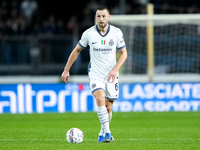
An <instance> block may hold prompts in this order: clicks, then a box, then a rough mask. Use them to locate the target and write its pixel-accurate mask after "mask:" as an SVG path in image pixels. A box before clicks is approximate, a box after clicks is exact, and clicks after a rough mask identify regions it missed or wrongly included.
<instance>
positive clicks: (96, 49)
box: [93, 48, 112, 52]
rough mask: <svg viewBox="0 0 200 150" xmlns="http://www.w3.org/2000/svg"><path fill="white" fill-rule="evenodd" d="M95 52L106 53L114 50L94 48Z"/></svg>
mask: <svg viewBox="0 0 200 150" xmlns="http://www.w3.org/2000/svg"><path fill="white" fill-rule="evenodd" d="M93 51H100V52H105V51H112V49H111V48H93Z"/></svg>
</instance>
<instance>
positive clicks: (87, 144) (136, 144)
mask: <svg viewBox="0 0 200 150" xmlns="http://www.w3.org/2000/svg"><path fill="white" fill-rule="evenodd" d="M72 127H78V128H80V129H81V130H82V131H83V133H84V140H83V142H82V143H81V144H69V143H68V142H67V141H66V140H65V133H66V132H67V130H68V129H70V128H72ZM110 128H111V131H112V134H113V136H114V138H115V141H113V142H111V143H97V137H98V133H99V130H100V123H99V120H98V117H97V114H96V113H95V112H89V113H62V114H59V113H46V114H1V115H0V150H26V149H27V150H62V149H63V150H76V149H81V150H97V149H99V150H104V149H106V150H129V149H130V150H172V149H173V150H199V149H200V112H137V113H136V112H129V113H114V112H113V119H112V122H111V125H110Z"/></svg>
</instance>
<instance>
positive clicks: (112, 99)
mask: <svg viewBox="0 0 200 150" xmlns="http://www.w3.org/2000/svg"><path fill="white" fill-rule="evenodd" d="M105 98H106V99H107V100H109V101H114V100H117V99H118V97H117V98H109V97H105Z"/></svg>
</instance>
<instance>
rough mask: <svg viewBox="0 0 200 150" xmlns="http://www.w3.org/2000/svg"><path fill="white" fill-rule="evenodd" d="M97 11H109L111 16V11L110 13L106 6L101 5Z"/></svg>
mask: <svg viewBox="0 0 200 150" xmlns="http://www.w3.org/2000/svg"><path fill="white" fill-rule="evenodd" d="M97 10H107V11H108V13H109V14H110V11H109V9H108V7H107V6H105V5H100V6H99V7H98V8H97Z"/></svg>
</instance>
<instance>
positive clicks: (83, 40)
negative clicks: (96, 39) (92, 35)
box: [79, 32, 88, 48]
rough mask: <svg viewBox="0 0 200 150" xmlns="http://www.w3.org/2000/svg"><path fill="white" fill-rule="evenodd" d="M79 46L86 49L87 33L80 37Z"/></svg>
mask: <svg viewBox="0 0 200 150" xmlns="http://www.w3.org/2000/svg"><path fill="white" fill-rule="evenodd" d="M79 45H80V46H81V47H82V48H86V47H87V46H88V36H87V32H84V33H83V34H82V36H81V39H80V40H79Z"/></svg>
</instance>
